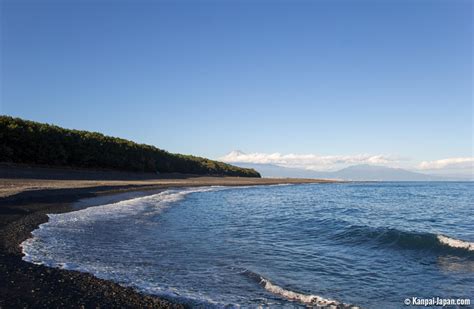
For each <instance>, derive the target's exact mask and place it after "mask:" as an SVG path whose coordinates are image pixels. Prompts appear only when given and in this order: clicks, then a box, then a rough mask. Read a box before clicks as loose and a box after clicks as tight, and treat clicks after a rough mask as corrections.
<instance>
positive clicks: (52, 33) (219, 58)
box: [0, 0, 474, 173]
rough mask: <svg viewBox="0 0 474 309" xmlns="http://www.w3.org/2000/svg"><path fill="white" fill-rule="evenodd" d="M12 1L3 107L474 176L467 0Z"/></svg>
mask: <svg viewBox="0 0 474 309" xmlns="http://www.w3.org/2000/svg"><path fill="white" fill-rule="evenodd" d="M0 3H1V69H0V73H1V89H0V92H1V93H0V94H1V97H0V99H1V102H0V103H1V104H0V113H1V114H5V115H11V116H15V117H21V118H25V119H29V120H34V121H40V122H47V123H52V124H56V125H59V126H63V127H67V128H75V129H84V130H92V131H99V132H102V133H104V134H107V135H112V136H118V137H123V138H127V139H131V140H134V141H137V142H140V143H147V144H152V145H155V146H157V147H159V148H162V149H166V150H168V151H171V152H178V153H185V154H195V155H200V156H205V157H210V158H214V159H221V160H226V161H228V162H233V161H235V160H243V161H246V162H247V161H248V162H250V161H252V162H254V163H255V162H256V163H262V162H266V163H278V162H280V164H281V162H282V160H283V164H286V165H289V166H298V167H303V168H310V169H321V170H330V169H334V168H337V167H340V166H344V165H351V164H358V163H369V164H379V165H386V166H392V167H405V168H410V169H416V170H423V171H427V172H443V171H445V172H449V171H452V170H453V169H454V170H456V171H461V172H471V173H472V172H473V164H474V163H473V162H474V159H473V145H474V141H473V130H474V127H473V80H472V72H473V63H472V36H473V2H472V1H470V0H450V1H448V0H410V1H408V0H400V1H395V0H386V1H367V0H361V1H357V0H335V1H329V0H319V1H318V0H314V1H298V0H296V1H284V0H275V1H269V0H265V1H264V0H260V1H259V0H256V1H250V0H221V1H198V0H195V1H180V0H178V1H140V0H139V1H112V0H102V1H101V0H97V1H92V0H81V1H72V0H66V1H42V0H35V1H24V0H1V2H0ZM232 150H240V151H242V152H243V154H244V155H245V156H244V157H242V154H241V153H237V152H234V153H233V155H232V154H231V155H226V154H227V153H229V152H230V151H232ZM235 154H239V155H237V156H235ZM239 156H240V157H239ZM288 162H290V163H288ZM448 170H449V171H448Z"/></svg>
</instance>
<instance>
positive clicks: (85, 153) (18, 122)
mask: <svg viewBox="0 0 474 309" xmlns="http://www.w3.org/2000/svg"><path fill="white" fill-rule="evenodd" d="M0 162H12V163H26V164H38V165H48V166H68V167H80V168H100V169H113V170H122V171H135V172H159V173H185V174H198V175H225V176H241V177H260V174H259V173H258V172H257V171H255V170H254V169H248V168H240V167H236V166H233V165H230V164H226V163H223V162H218V161H213V160H209V159H206V158H201V157H196V156H191V155H182V154H173V153H169V152H167V151H165V150H162V149H159V148H156V147H154V146H150V145H145V144H137V143H135V142H132V141H129V140H126V139H122V138H117V137H112V136H106V135H104V134H101V133H97V132H89V131H81V130H71V129H65V128H61V127H58V126H55V125H50V124H45V123H39V122H34V121H29V120H23V119H20V118H13V117H9V116H0Z"/></svg>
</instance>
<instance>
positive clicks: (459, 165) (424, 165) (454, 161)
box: [418, 157, 474, 170]
mask: <svg viewBox="0 0 474 309" xmlns="http://www.w3.org/2000/svg"><path fill="white" fill-rule="evenodd" d="M418 168H419V169H422V170H440V169H471V170H472V169H473V168H474V157H466V158H448V159H442V160H435V161H423V162H421V163H420V164H419V165H418Z"/></svg>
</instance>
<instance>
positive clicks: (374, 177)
mask: <svg viewBox="0 0 474 309" xmlns="http://www.w3.org/2000/svg"><path fill="white" fill-rule="evenodd" d="M232 164H233V165H236V166H240V167H245V168H253V169H255V170H257V171H258V172H260V174H261V175H262V176H263V177H289V178H323V179H341V180H358V181H444V180H451V181H456V180H458V181H464V180H472V179H470V178H469V177H462V176H450V177H447V176H440V175H428V174H423V173H418V172H412V171H408V170H405V169H401V168H391V167H385V166H376V165H368V164H360V165H353V166H349V167H346V168H343V169H340V170H338V171H331V172H322V171H321V172H320V171H313V170H307V169H300V168H289V167H283V166H279V165H275V164H256V163H242V162H233V163H232Z"/></svg>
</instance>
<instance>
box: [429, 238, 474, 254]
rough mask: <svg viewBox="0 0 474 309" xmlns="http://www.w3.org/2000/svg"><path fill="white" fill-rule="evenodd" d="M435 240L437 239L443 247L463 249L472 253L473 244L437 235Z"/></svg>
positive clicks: (473, 249)
mask: <svg viewBox="0 0 474 309" xmlns="http://www.w3.org/2000/svg"><path fill="white" fill-rule="evenodd" d="M437 238H438V241H439V242H440V243H442V244H443V245H446V246H449V247H451V248H457V249H465V250H468V251H473V252H474V243H472V242H468V241H464V240H459V239H455V238H450V237H448V236H444V235H437Z"/></svg>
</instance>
